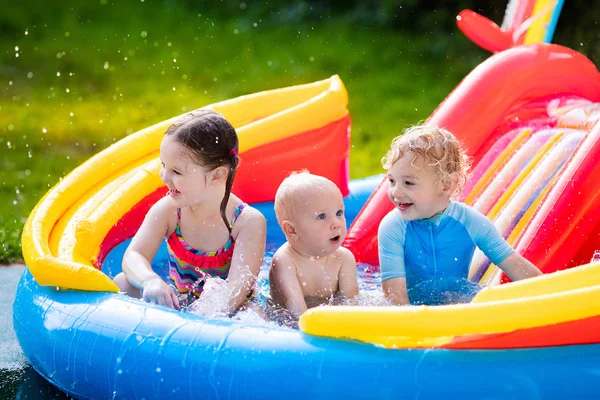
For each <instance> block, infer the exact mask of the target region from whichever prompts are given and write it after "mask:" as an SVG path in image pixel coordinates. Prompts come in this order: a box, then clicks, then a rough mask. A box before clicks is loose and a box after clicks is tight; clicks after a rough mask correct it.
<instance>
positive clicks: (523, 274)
mask: <svg viewBox="0 0 600 400" xmlns="http://www.w3.org/2000/svg"><path fill="white" fill-rule="evenodd" d="M498 268H500V269H501V270H502V271H504V273H506V275H507V276H508V277H509V278H510V279H511V280H512V281H518V280H521V279H526V278H531V277H534V276H539V275H542V272H541V271H540V270H539V269H538V268H537V267H536V266H535V265H533V264H532V263H531V262H530V261H529V260H528V259H526V258H525V257H523V256H522V255H520V254H519V253H517V252H514V253H512V254H511V255H509V256H508V257H506V258H505V259H504V261H502V262H501V263H500V264H498Z"/></svg>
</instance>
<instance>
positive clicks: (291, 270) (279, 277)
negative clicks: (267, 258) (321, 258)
mask: <svg viewBox="0 0 600 400" xmlns="http://www.w3.org/2000/svg"><path fill="white" fill-rule="evenodd" d="M269 275H270V281H271V287H272V288H273V287H274V288H275V290H277V291H279V293H280V294H281V297H283V302H284V304H285V308H287V309H288V310H290V311H291V312H292V314H293V315H294V316H295V317H297V318H299V317H300V315H302V313H304V312H305V311H306V310H307V306H306V301H305V300H304V292H303V291H302V286H300V282H299V281H298V275H297V271H296V265H295V264H294V262H293V260H292V259H291V258H290V257H289V256H288V255H287V254H285V251H281V249H280V250H278V251H277V253H275V255H274V256H273V263H272V264H271V272H270V274H269Z"/></svg>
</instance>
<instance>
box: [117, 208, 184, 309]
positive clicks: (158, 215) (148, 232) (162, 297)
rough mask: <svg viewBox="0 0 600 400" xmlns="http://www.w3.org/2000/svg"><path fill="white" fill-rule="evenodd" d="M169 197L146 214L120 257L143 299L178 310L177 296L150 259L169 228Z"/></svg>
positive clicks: (131, 281)
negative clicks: (155, 269)
mask: <svg viewBox="0 0 600 400" xmlns="http://www.w3.org/2000/svg"><path fill="white" fill-rule="evenodd" d="M168 200H169V199H168V198H163V199H161V200H159V201H158V202H157V203H156V204H155V205H154V206H152V208H151V209H150V211H148V214H146V218H144V222H143V223H142V226H141V227H140V229H139V230H138V231H137V233H136V234H135V236H134V237H133V240H132V241H131V243H130V244H129V247H127V250H126V251H125V255H124V256H123V273H124V274H125V276H126V277H127V280H128V281H129V283H130V284H131V285H132V286H134V287H136V288H138V289H140V290H141V291H142V298H143V299H144V300H145V301H147V302H150V303H156V304H161V305H165V306H167V307H170V308H175V309H179V301H178V300H177V296H176V295H175V293H174V292H173V290H171V287H170V286H169V285H168V284H167V283H166V282H165V281H163V280H162V279H161V277H160V276H158V275H157V274H156V272H154V271H153V270H152V266H151V261H152V259H153V258H154V256H155V255H156V252H157V251H158V248H159V247H160V244H161V243H162V241H163V239H164V237H165V235H166V234H167V231H168V229H169V228H168V225H169V213H173V212H174V210H172V208H171V207H170V205H169V204H168Z"/></svg>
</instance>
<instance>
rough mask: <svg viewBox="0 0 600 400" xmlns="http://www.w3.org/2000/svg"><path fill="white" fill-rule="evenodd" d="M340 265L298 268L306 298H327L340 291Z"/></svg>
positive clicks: (316, 265)
mask: <svg viewBox="0 0 600 400" xmlns="http://www.w3.org/2000/svg"><path fill="white" fill-rule="evenodd" d="M339 271H340V265H339V263H329V264H314V265H305V266H302V267H301V268H297V271H296V274H297V277H298V282H299V283H300V286H301V287H302V293H303V294H304V296H310V297H319V298H327V297H330V296H332V295H335V294H336V293H337V292H338V290H339Z"/></svg>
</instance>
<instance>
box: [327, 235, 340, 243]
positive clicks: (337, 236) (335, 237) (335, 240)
mask: <svg viewBox="0 0 600 400" xmlns="http://www.w3.org/2000/svg"><path fill="white" fill-rule="evenodd" d="M329 240H330V241H332V242H337V241H339V240H340V235H336V236H334V237H332V238H330V239H329Z"/></svg>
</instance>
